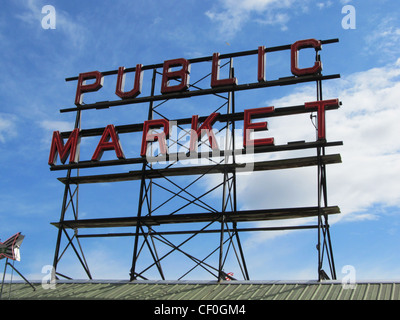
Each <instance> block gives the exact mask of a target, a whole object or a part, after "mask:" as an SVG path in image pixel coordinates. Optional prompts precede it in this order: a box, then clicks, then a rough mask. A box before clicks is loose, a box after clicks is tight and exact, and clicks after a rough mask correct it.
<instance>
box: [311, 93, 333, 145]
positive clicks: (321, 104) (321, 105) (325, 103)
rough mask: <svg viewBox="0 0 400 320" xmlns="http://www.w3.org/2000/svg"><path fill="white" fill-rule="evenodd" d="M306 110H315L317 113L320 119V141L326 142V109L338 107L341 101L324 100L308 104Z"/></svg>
mask: <svg viewBox="0 0 400 320" xmlns="http://www.w3.org/2000/svg"><path fill="white" fill-rule="evenodd" d="M304 106H305V108H306V109H313V110H316V111H317V115H318V116H317V118H318V127H317V128H318V140H325V108H326V107H338V106H339V100H338V99H331V100H322V101H314V102H306V103H305V104H304Z"/></svg>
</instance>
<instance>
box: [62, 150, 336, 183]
mask: <svg viewBox="0 0 400 320" xmlns="http://www.w3.org/2000/svg"><path fill="white" fill-rule="evenodd" d="M319 161H321V163H322V164H333V163H341V162H342V159H341V156H340V154H332V155H325V156H321V157H317V156H312V157H302V158H292V159H283V160H270V161H260V162H254V163H244V164H237V163H235V164H215V165H202V166H184V167H171V168H165V169H149V170H147V171H146V173H145V175H146V178H147V179H157V178H163V177H170V176H183V175H185V176H188V175H201V174H216V173H224V172H234V171H236V173H237V172H238V171H239V172H252V171H266V170H278V169H290V168H300V167H308V166H316V165H318V164H319ZM142 174H143V172H142V170H135V171H129V172H123V173H111V174H101V175H91V176H76V177H70V178H69V179H68V178H64V177H62V178H58V180H59V181H61V182H62V183H67V182H68V183H70V184H83V183H104V182H118V181H132V180H140V179H142Z"/></svg>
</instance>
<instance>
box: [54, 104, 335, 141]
mask: <svg viewBox="0 0 400 320" xmlns="http://www.w3.org/2000/svg"><path fill="white" fill-rule="evenodd" d="M339 105H341V102H340V103H339ZM338 108H339V106H335V105H328V106H326V107H325V110H335V109H338ZM312 112H314V111H313V110H312V109H310V108H308V109H306V107H305V105H304V104H301V105H297V106H288V107H279V108H275V109H274V112H271V113H266V114H260V115H257V114H255V115H252V119H258V118H271V117H281V116H289V115H296V114H303V113H312ZM206 119H207V116H201V117H199V119H198V121H199V123H201V122H204V121H205V120H206ZM243 119H244V112H235V113H230V114H220V115H219V116H218V118H217V121H218V122H228V121H243ZM169 122H170V123H171V124H173V123H175V124H176V125H186V124H191V123H192V118H191V117H190V118H183V119H174V120H169ZM104 129H105V127H101V128H92V129H82V130H80V131H79V136H80V137H94V136H101V135H102V134H103V132H104ZM115 130H116V131H117V132H118V134H124V133H132V132H141V131H143V123H135V124H126V125H119V126H115ZM70 134H71V131H64V132H61V133H60V136H61V137H62V138H68V137H69V136H70Z"/></svg>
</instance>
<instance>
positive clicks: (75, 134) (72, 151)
mask: <svg viewBox="0 0 400 320" xmlns="http://www.w3.org/2000/svg"><path fill="white" fill-rule="evenodd" d="M79 142H80V137H79V129H77V128H76V129H74V130H73V131H72V132H71V134H70V136H69V138H68V141H67V143H66V144H65V145H64V141H63V140H62V139H61V136H60V132H59V131H54V132H53V138H52V140H51V148H50V156H49V165H51V166H52V165H54V164H55V163H56V160H57V154H58V155H59V157H60V161H61V162H62V163H63V164H64V163H65V161H66V160H67V158H68V155H69V162H70V163H76V162H78V157H79V151H77V150H78V145H79Z"/></svg>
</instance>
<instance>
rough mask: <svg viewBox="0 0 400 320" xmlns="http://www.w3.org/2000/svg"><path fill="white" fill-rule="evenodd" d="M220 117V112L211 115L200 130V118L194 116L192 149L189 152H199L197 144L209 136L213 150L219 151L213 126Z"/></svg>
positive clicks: (191, 138) (191, 139) (191, 135)
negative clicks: (205, 135)
mask: <svg viewBox="0 0 400 320" xmlns="http://www.w3.org/2000/svg"><path fill="white" fill-rule="evenodd" d="M218 116H219V113H218V112H214V113H212V114H210V115H209V116H208V117H207V119H206V120H205V121H204V122H203V124H202V125H201V126H200V128H198V122H199V116H192V130H191V134H190V148H189V150H190V151H191V152H192V151H197V142H198V141H199V140H200V139H201V138H202V137H203V136H204V134H207V135H208V141H209V142H210V146H211V149H212V150H218V149H219V148H218V144H217V141H216V139H215V136H214V133H213V131H212V125H213V124H214V123H215V121H217V118H218Z"/></svg>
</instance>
